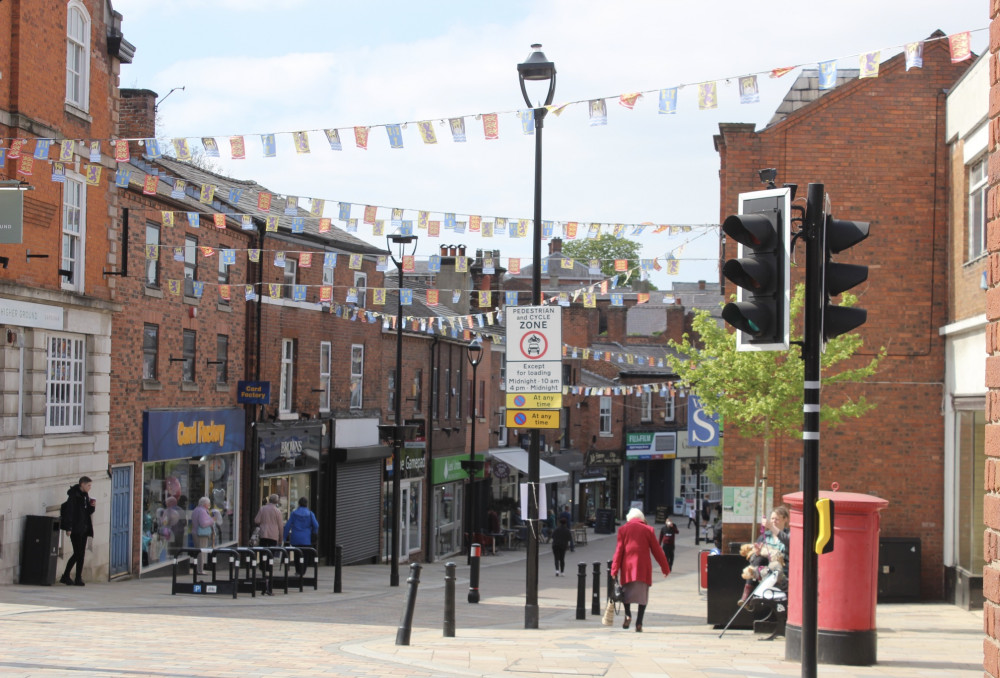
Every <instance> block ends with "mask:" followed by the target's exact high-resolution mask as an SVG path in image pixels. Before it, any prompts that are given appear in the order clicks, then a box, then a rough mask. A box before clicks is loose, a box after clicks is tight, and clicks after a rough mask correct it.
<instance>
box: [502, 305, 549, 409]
mask: <svg viewBox="0 0 1000 678" xmlns="http://www.w3.org/2000/svg"><path fill="white" fill-rule="evenodd" d="M505 314H506V315H505V320H506V324H507V378H506V383H505V386H506V389H507V420H506V422H505V423H506V425H507V427H508V428H555V429H557V428H559V427H560V426H559V412H560V410H561V408H562V307H560V306H508V307H507V310H506V312H505Z"/></svg>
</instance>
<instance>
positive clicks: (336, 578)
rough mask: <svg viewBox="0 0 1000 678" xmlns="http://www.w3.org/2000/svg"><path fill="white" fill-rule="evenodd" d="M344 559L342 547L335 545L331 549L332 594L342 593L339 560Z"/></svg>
mask: <svg viewBox="0 0 1000 678" xmlns="http://www.w3.org/2000/svg"><path fill="white" fill-rule="evenodd" d="M343 557H344V547H343V546H341V545H340V544H337V545H336V546H335V547H334V548H333V592H334V593H341V592H342V591H343V588H344V587H343V581H342V580H341V578H340V575H341V571H342V568H341V565H342V563H341V560H342V559H343Z"/></svg>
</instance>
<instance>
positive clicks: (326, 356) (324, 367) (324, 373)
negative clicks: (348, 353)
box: [319, 341, 333, 412]
mask: <svg viewBox="0 0 1000 678" xmlns="http://www.w3.org/2000/svg"><path fill="white" fill-rule="evenodd" d="M332 352H333V347H332V345H331V344H330V342H329V341H321V342H320V344H319V387H320V390H321V391H322V392H321V393H320V394H319V409H320V411H322V412H329V411H330V363H331V354H332Z"/></svg>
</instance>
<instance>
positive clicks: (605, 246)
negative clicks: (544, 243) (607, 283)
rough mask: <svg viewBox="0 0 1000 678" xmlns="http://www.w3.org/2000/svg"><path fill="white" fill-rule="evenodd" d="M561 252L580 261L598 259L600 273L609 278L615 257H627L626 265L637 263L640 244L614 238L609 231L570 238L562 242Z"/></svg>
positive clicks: (613, 273)
mask: <svg viewBox="0 0 1000 678" xmlns="http://www.w3.org/2000/svg"><path fill="white" fill-rule="evenodd" d="M562 251H563V254H565V255H566V256H567V257H572V258H573V259H577V260H579V261H582V262H588V261H590V260H591V259H600V261H601V273H602V274H603V275H605V276H606V277H608V278H610V277H612V276H614V275H615V259H627V260H628V262H629V263H628V267H629V268H635V267H636V266H638V265H639V254H640V253H641V252H642V245H640V244H639V243H637V242H633V241H632V240H626V239H625V238H616V237H615V236H613V235H611V234H609V233H602V234H601V235H599V236H597V237H596V238H585V239H583V240H570V241H569V242H567V243H565V244H563V248H562Z"/></svg>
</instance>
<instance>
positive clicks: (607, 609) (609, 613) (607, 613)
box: [601, 598, 617, 626]
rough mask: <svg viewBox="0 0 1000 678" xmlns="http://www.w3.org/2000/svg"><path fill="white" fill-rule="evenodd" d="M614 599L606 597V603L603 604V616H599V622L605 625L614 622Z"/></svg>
mask: <svg viewBox="0 0 1000 678" xmlns="http://www.w3.org/2000/svg"><path fill="white" fill-rule="evenodd" d="M616 612H617V610H616V609H615V601H613V600H611V599H610V598H608V604H607V605H605V606H604V616H603V617H601V623H602V624H604V625H605V626H612V625H614V623H615V613H616Z"/></svg>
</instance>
